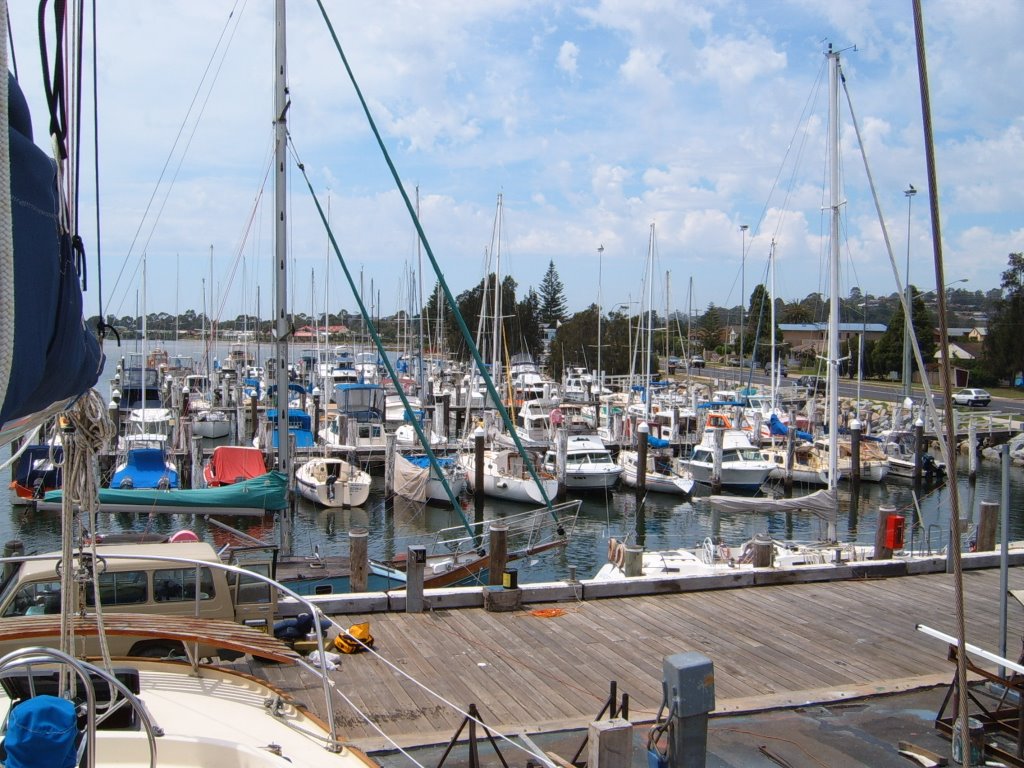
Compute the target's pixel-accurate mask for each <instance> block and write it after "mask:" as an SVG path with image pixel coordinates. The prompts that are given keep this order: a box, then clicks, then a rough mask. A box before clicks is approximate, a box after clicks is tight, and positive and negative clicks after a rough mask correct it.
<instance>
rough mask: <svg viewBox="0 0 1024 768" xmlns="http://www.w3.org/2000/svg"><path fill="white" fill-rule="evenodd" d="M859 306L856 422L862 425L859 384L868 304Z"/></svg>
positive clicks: (866, 327) (862, 373) (861, 378)
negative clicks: (860, 313) (859, 327)
mask: <svg viewBox="0 0 1024 768" xmlns="http://www.w3.org/2000/svg"><path fill="white" fill-rule="evenodd" d="M859 306H860V309H861V312H862V313H863V314H862V315H861V330H860V345H859V346H858V349H857V421H859V422H860V423H861V424H863V423H864V419H862V418H861V415H860V383H861V381H862V380H863V379H864V337H865V336H866V335H867V333H868V303H867V302H866V301H865V302H862V303H861V304H860V305H859Z"/></svg>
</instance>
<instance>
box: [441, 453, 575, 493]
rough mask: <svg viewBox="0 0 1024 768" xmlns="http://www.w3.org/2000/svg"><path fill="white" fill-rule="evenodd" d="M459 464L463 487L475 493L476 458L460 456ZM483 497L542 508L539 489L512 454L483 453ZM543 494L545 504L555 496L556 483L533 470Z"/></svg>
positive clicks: (538, 470)
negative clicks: (463, 471) (464, 477)
mask: <svg viewBox="0 0 1024 768" xmlns="http://www.w3.org/2000/svg"><path fill="white" fill-rule="evenodd" d="M459 464H460V465H462V468H463V469H464V470H465V472H466V485H467V487H468V488H469V489H470V490H475V485H474V483H475V482H476V455H475V454H474V453H463V454H462V455H460V456H459ZM483 464H484V467H483V469H484V495H486V496H491V497H492V498H496V499H504V500H506V501H520V502H523V503H526V504H544V503H545V501H544V496H543V495H542V494H541V491H540V487H538V485H537V483H536V481H534V479H533V477H532V476H531V475H530V472H529V471H528V470H527V469H526V466H525V463H524V462H523V457H522V456H520V455H519V454H518V453H517V452H516V451H511V450H506V451H484V461H483ZM536 471H537V474H538V476H539V477H540V478H541V483H543V486H544V493H546V494H547V497H548V500H549V501H550V500H551V499H554V498H555V495H556V494H557V493H558V481H557V480H556V479H555V478H554V477H552V476H551V475H550V474H548V473H546V472H542V471H541V469H540V468H539V467H537V468H536Z"/></svg>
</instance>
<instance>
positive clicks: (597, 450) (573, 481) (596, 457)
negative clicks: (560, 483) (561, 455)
mask: <svg viewBox="0 0 1024 768" xmlns="http://www.w3.org/2000/svg"><path fill="white" fill-rule="evenodd" d="M541 468H542V469H543V470H544V471H545V472H549V473H551V474H553V475H555V476H557V474H558V453H557V451H554V450H548V451H547V452H546V453H545V454H544V460H543V461H542V462H541ZM621 474H622V467H620V466H619V465H618V464H616V463H615V460H614V459H613V458H612V454H611V451H609V450H608V449H607V448H606V447H605V444H604V443H603V442H602V441H601V438H599V437H598V436H597V435H569V438H568V441H567V445H566V454H565V487H566V488H567V489H569V490H575V491H607V490H611V489H612V488H614V487H615V486H616V485H617V484H618V482H619V476H620V475H621Z"/></svg>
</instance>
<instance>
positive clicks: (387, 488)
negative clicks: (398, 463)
mask: <svg viewBox="0 0 1024 768" xmlns="http://www.w3.org/2000/svg"><path fill="white" fill-rule="evenodd" d="M353 421H354V419H353ZM384 444H385V448H384V496H385V497H386V498H391V497H392V496H394V495H395V433H394V432H386V433H385V434H384Z"/></svg>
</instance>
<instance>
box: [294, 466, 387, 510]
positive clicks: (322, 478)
mask: <svg viewBox="0 0 1024 768" xmlns="http://www.w3.org/2000/svg"><path fill="white" fill-rule="evenodd" d="M370 483H371V478H370V474H369V473H368V472H366V471H364V470H362V469H359V468H358V467H356V466H354V465H353V464H351V463H349V462H347V461H345V460H344V459H341V458H337V457H324V456H318V457H316V458H313V459H310V460H309V461H307V462H306V463H305V464H302V465H300V466H299V467H298V469H296V470H295V487H296V489H297V490H298V492H299V493H300V494H301V495H302V497H303V498H304V499H307V500H309V501H311V502H313V503H314V504H319V505H320V506H322V507H361V506H362V505H363V504H365V503H366V500H367V499H368V498H369V496H370Z"/></svg>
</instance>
